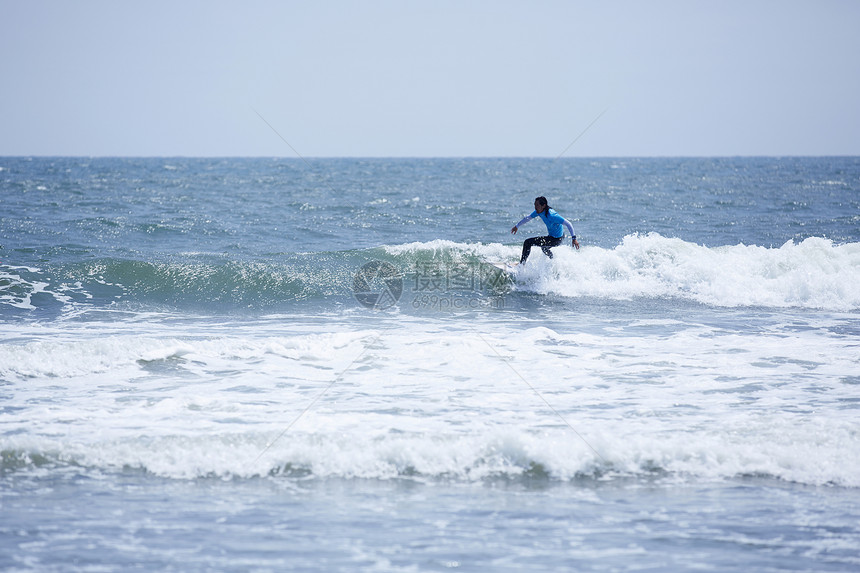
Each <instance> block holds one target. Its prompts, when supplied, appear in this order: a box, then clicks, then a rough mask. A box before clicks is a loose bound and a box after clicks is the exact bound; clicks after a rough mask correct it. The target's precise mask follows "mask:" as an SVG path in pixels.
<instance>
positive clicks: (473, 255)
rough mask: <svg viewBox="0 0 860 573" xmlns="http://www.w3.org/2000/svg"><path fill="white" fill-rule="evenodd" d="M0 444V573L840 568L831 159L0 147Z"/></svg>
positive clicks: (857, 250)
mask: <svg viewBox="0 0 860 573" xmlns="http://www.w3.org/2000/svg"><path fill="white" fill-rule="evenodd" d="M537 196H545V197H547V199H548V200H549V204H550V205H551V206H552V207H553V208H554V209H556V211H558V212H559V213H560V214H561V215H563V216H564V217H566V218H568V219H569V220H570V221H571V222H572V223H573V226H574V228H575V231H576V234H577V239H578V241H579V242H580V244H581V246H582V248H581V249H579V250H575V249H573V248H572V247H571V246H570V241H569V239H566V240H565V241H564V243H563V244H562V246H559V247H556V248H555V249H553V252H554V254H555V256H554V257H553V258H552V259H549V258H547V257H546V256H544V255H543V254H542V253H541V251H540V249H534V250H533V251H532V254H531V257H530V258H529V260H528V263H527V264H526V265H525V266H524V267H523V268H522V269H521V270H519V271H518V272H516V273H514V274H508V273H505V272H503V271H500V270H499V269H497V268H496V267H495V266H493V264H492V263H499V262H513V261H516V260H519V253H520V249H521V245H522V241H523V240H524V239H525V238H527V237H530V236H539V235H544V234H546V229H545V227H544V226H543V224H542V223H541V222H540V221H539V220H533V221H531V222H530V223H528V224H526V225H524V226H523V227H521V228H520V230H519V233H518V234H516V235H512V234H511V233H510V230H511V227H512V226H513V225H514V224H515V223H516V222H517V221H519V220H520V219H521V218H522V217H523V216H524V215H527V214H529V213H530V212H531V211H532V210H533V202H534V198H535V197H537ZM0 454H2V461H0V570H4V571H20V572H25V571H39V572H46V571H47V572H54V571H57V572H59V571H63V572H65V571H99V572H102V571H183V572H188V571H191V572H194V571H450V570H457V571H499V572H509V571H510V572H513V571H683V570H694V569H695V570H709V571H857V570H858V569H860V158H857V157H820V158H819V157H816V158H677V159H676V158H641V159H636V158H617V159H611V158H600V159H579V158H559V159H557V160H552V159H529V158H522V159H519V158H487V159H480V158H475V159H469V158H465V159H307V160H304V159H301V158H286V159H285V158H236V159H231V158H214V159H201V158H140V159H132V158H61V157H55V158H51V157H33V158H27V157H4V158H0Z"/></svg>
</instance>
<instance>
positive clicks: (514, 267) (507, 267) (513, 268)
mask: <svg viewBox="0 0 860 573" xmlns="http://www.w3.org/2000/svg"><path fill="white" fill-rule="evenodd" d="M490 264H491V265H493V266H494V267H496V268H497V269H499V270H500V271H504V272H506V273H508V274H511V275H513V274H516V272H517V271H518V270H520V267H519V265H520V264H519V263H490Z"/></svg>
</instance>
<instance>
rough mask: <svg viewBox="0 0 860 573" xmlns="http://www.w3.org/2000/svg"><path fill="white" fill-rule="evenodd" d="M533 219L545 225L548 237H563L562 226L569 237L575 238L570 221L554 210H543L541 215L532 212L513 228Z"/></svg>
mask: <svg viewBox="0 0 860 573" xmlns="http://www.w3.org/2000/svg"><path fill="white" fill-rule="evenodd" d="M535 217H540V218H541V220H542V221H543V222H544V224H545V225H546V230H547V232H548V233H549V236H550V237H555V238H557V239H558V238H561V237H563V236H564V230H563V229H562V228H561V226H562V225H564V227H565V228H566V229H567V232H568V233H570V236H571V237H574V236H576V235H575V233H574V232H573V225H571V224H570V221H568V220H567V219H565V218H564V217H562V216H561V215H559V214H558V213H556V212H555V209H544V211H543V213H538V212H537V211H532V214H531V215H528V216H527V217H523V218H522V220H521V221H520V222H519V223H517V224H516V225H515V226H516V227H518V228H519V227H520V226H522V225H524V224H525V223H528V222H529V221H531V220H532V219H534V218H535Z"/></svg>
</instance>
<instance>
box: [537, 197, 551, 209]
mask: <svg viewBox="0 0 860 573" xmlns="http://www.w3.org/2000/svg"><path fill="white" fill-rule="evenodd" d="M544 210H549V204H548V203H547V200H546V197H535V211H537V212H538V213H543V212H544Z"/></svg>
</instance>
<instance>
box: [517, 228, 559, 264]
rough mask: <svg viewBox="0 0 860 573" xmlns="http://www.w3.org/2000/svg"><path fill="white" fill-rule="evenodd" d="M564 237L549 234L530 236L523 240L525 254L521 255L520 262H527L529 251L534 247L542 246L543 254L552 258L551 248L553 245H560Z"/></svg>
mask: <svg viewBox="0 0 860 573" xmlns="http://www.w3.org/2000/svg"><path fill="white" fill-rule="evenodd" d="M562 238H563V237H550V236H549V235H547V236H546V237H529V238H528V239H526V240H525V241H524V242H523V256H522V257H520V262H521V263H524V262H526V259H527V258H529V253H530V252H531V250H532V247H540V248H541V250H542V251H543V254H545V255H546V256H548V257H549V258H552V251H550V249H551V248H552V247H557V246H559V245H560V244H561V240H562Z"/></svg>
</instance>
